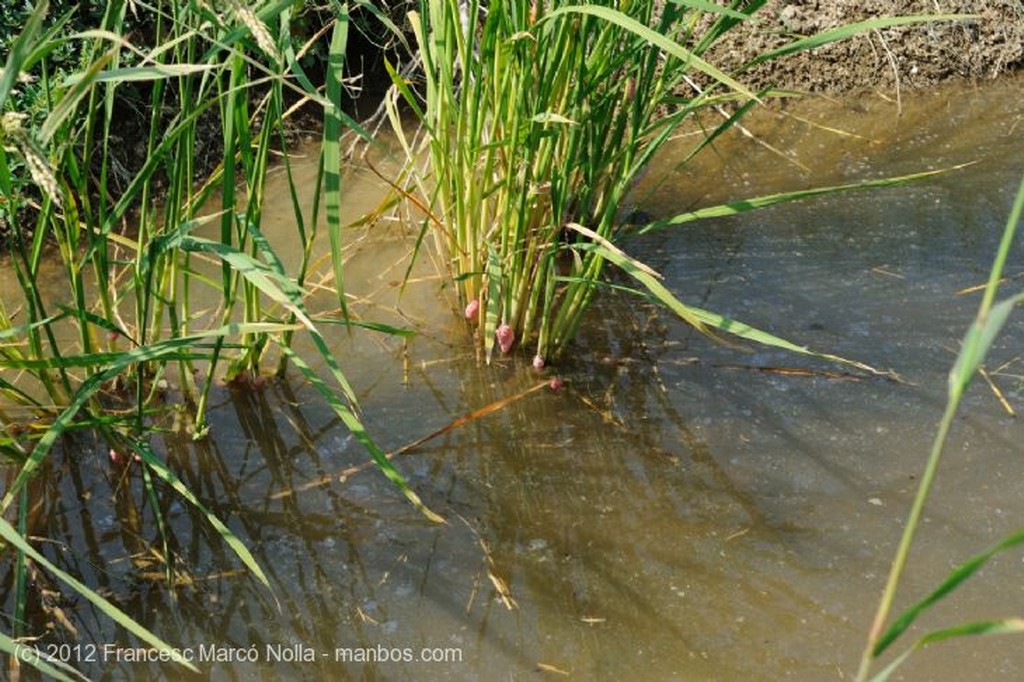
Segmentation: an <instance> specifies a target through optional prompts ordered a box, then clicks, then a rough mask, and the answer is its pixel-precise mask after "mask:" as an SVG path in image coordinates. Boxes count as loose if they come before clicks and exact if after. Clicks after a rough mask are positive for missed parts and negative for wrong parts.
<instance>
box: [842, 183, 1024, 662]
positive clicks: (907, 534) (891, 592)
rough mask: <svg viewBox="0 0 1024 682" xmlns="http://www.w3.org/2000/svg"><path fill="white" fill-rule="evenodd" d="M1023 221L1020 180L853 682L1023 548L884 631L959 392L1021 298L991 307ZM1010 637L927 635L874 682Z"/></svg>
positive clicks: (1010, 622) (982, 558) (1013, 622)
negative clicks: (934, 657) (966, 646)
mask: <svg viewBox="0 0 1024 682" xmlns="http://www.w3.org/2000/svg"><path fill="white" fill-rule="evenodd" d="M1022 215H1024V179H1022V180H1021V185H1020V189H1019V190H1018V191H1017V198H1016V200H1015V201H1014V204H1013V209H1012V210H1011V211H1010V217H1009V219H1008V220H1007V223H1006V228H1005V230H1004V231H1003V239H1002V242H1001V243H1000V245H999V251H998V253H997V254H996V257H995V261H994V262H993V264H992V271H991V273H990V275H989V279H988V284H987V285H986V287H985V294H984V297H983V298H982V301H981V305H980V306H979V309H978V314H977V316H976V317H975V320H974V322H973V323H972V324H971V326H970V328H969V329H968V330H967V334H966V336H965V337H964V340H963V344H962V346H961V348H960V353H959V355H958V356H957V359H956V362H955V363H954V365H953V368H952V369H951V370H950V372H949V389H948V399H947V401H946V409H945V412H944V413H943V415H942V421H941V422H939V428H938V431H937V433H936V434H935V440H934V442H933V443H932V449H931V453H930V454H929V456H928V460H927V462H926V464H925V470H924V474H923V475H922V477H921V483H920V485H919V486H918V490H917V495H916V496H915V498H914V502H913V505H912V506H911V509H910V514H909V516H908V518H907V525H906V527H905V528H904V531H903V537H902V538H901V540H900V544H899V547H898V548H897V550H896V556H895V558H894V559H893V563H892V569H891V571H890V573H889V580H888V582H887V583H886V586H885V591H884V593H883V595H882V598H881V601H880V602H879V605H878V611H877V613H876V614H875V620H874V623H873V625H872V626H871V631H870V633H869V635H868V643H867V647H866V648H865V650H864V654H863V656H862V658H861V664H860V670H859V672H858V675H857V679H858V680H865V679H867V676H868V674H869V673H870V671H871V664H872V663H873V662H874V661H875V660H876V659H877V658H879V657H880V656H881V655H882V654H883V653H885V651H886V650H887V649H888V648H889V647H890V646H891V645H892V644H893V643H894V642H895V641H896V640H897V639H898V638H899V637H900V636H902V635H903V633H904V632H906V630H907V628H909V627H910V626H911V624H913V622H914V621H915V620H916V619H917V617H918V616H920V615H921V614H922V613H924V611H926V610H927V609H928V608H930V607H931V606H933V605H935V604H937V603H938V602H940V601H941V600H943V599H944V598H946V597H947V596H949V594H950V593H951V592H952V591H953V590H955V589H956V588H958V587H959V586H960V585H961V584H962V583H963V582H964V581H966V580H967V579H968V578H970V577H971V576H972V575H974V574H975V573H976V572H977V571H978V570H980V569H981V568H982V566H984V565H985V563H986V562H988V560H989V559H991V558H992V557H994V556H995V555H997V554H999V553H1001V552H1003V551H1005V550H1007V549H1011V548H1013V547H1017V546H1019V545H1021V544H1024V531H1018V532H1017V533H1014V534H1013V535H1011V536H1009V537H1007V538H1005V539H1003V540H1002V541H1001V542H999V543H997V544H996V545H994V546H993V547H991V548H989V549H987V550H985V551H984V552H982V553H981V554H978V555H976V556H974V557H972V558H971V559H969V560H968V561H966V562H965V563H963V564H961V565H960V566H958V567H957V568H955V569H954V570H953V572H952V573H950V574H949V576H948V577H947V578H946V579H945V580H944V581H943V582H942V584H941V585H939V587H937V588H936V589H935V590H934V591H933V592H932V593H931V594H929V595H928V596H927V597H925V598H924V599H922V600H920V601H918V602H917V603H915V604H914V605H913V606H911V607H910V608H908V609H907V610H906V611H904V612H903V613H902V614H901V615H900V616H899V617H897V618H896V620H895V621H894V622H892V623H891V624H890V625H889V627H888V628H887V629H886V622H887V620H888V618H889V611H890V610H891V609H892V604H893V600H894V599H895V597H896V589H897V587H898V585H899V581H900V578H901V576H902V575H903V570H904V568H905V567H906V564H907V559H908V557H909V555H910V547H911V545H912V544H913V541H914V535H915V534H916V532H917V527H918V525H919V524H920V522H921V514H922V512H923V511H924V505H925V502H926V501H927V499H928V494H929V492H930V491H931V486H932V483H933V482H934V481H935V475H936V473H937V472H938V468H939V460H940V458H941V457H942V450H943V447H944V445H945V441H946V437H947V436H948V435H949V431H950V428H951V427H952V425H953V420H954V418H955V417H956V413H957V410H958V409H959V406H960V401H961V400H962V399H963V396H964V392H965V391H966V390H967V387H968V385H969V384H970V382H971V379H973V378H974V374H975V372H983V371H984V370H983V369H982V364H983V363H984V361H985V356H986V355H987V353H988V349H989V347H990V346H991V345H992V342H993V341H995V339H996V337H997V336H998V335H999V332H1000V330H1001V329H1002V327H1003V325H1004V324H1005V323H1006V320H1007V319H1008V317H1009V315H1010V312H1011V311H1012V310H1013V308H1014V307H1016V306H1017V305H1018V304H1020V303H1024V294H1017V295H1015V296H1011V297H1010V298H1008V299H1006V300H1003V301H1000V302H998V303H996V301H995V297H996V292H997V290H998V289H999V283H1000V281H1002V278H1003V269H1004V267H1005V265H1006V259H1007V257H1008V256H1009V253H1010V247H1011V246H1012V244H1013V238H1014V235H1015V233H1016V230H1017V226H1018V224H1019V223H1020V221H1021V217H1022ZM1013 632H1024V619H1022V618H1020V617H1012V618H1004V619H997V620H990V621H982V622H976V623H964V624H961V625H955V626H952V627H949V628H945V629H942V630H937V631H934V632H930V633H928V634H926V635H924V636H923V637H921V638H920V639H918V640H917V641H916V642H915V643H914V644H913V645H911V646H910V647H909V648H908V649H906V650H905V651H904V652H903V653H901V654H900V655H899V656H897V657H896V659H895V660H893V661H892V662H891V663H890V664H889V665H888V666H886V667H885V668H884V669H883V670H882V671H881V672H880V673H879V674H878V675H877V676H876V677H875V678H874V679H878V680H884V679H886V678H888V676H889V675H890V674H891V673H892V672H893V671H894V670H895V669H896V668H897V667H898V666H899V665H901V664H902V663H903V662H904V661H905V660H906V659H907V657H908V656H910V654H912V653H913V652H914V651H917V650H918V649H921V648H923V647H925V646H928V645H929V644H934V643H936V642H941V641H943V640H947V639H951V638H954V637H963V636H967V635H989V634H1005V633H1013Z"/></svg>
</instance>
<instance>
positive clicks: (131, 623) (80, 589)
mask: <svg viewBox="0 0 1024 682" xmlns="http://www.w3.org/2000/svg"><path fill="white" fill-rule="evenodd" d="M0 537H2V538H3V539H4V540H5V541H7V542H8V543H10V545H11V546H13V547H14V548H15V549H17V550H19V551H22V552H24V553H25V554H26V555H28V557H29V558H31V559H32V561H34V562H36V563H37V564H39V565H40V566H42V567H43V568H45V569H46V570H47V571H49V572H50V573H52V574H53V575H55V576H57V578H59V579H60V580H61V581H63V582H65V583H67V584H68V585H69V586H70V587H71V588H72V589H74V590H75V592H77V593H78V594H80V595H82V596H83V597H85V598H86V599H88V600H89V601H90V602H92V603H93V604H95V605H96V607H97V608H98V609H99V610H100V611H102V612H103V614H104V615H106V616H107V617H108V618H110V619H111V620H113V621H114V622H115V623H117V624H118V625H120V626H121V627H123V628H124V629H125V630H127V631H128V632H130V633H132V634H133V635H135V636H136V637H138V638H139V639H140V640H142V641H143V642H145V643H147V644H149V645H150V646H151V647H153V648H154V649H156V650H157V651H160V652H166V655H167V656H168V657H169V660H171V661H174V662H176V663H178V664H180V665H183V666H185V667H186V668H188V669H189V670H191V671H192V672H194V673H196V674H199V669H198V668H196V667H195V666H194V665H192V664H191V663H189V662H188V661H186V660H185V659H184V658H183V657H182V655H181V653H180V652H179V651H178V650H177V649H175V648H174V647H172V646H171V645H170V644H168V643H167V642H165V641H163V640H162V639H160V638H159V637H157V636H156V635H154V634H153V633H152V632H150V631H149V630H147V629H146V628H144V627H143V626H142V625H140V624H139V623H138V622H136V621H135V620H132V618H130V617H129V616H128V615H127V614H125V613H124V612H123V611H121V610H120V609H119V608H117V607H116V606H114V605H113V604H112V603H110V602H109V601H107V600H106V599H104V598H103V597H101V596H100V595H99V594H97V593H96V592H95V591H94V590H92V589H90V588H89V587H88V586H86V585H85V584H83V583H81V582H79V581H78V580H77V579H75V578H73V577H72V576H70V575H68V574H67V573H65V572H64V571H62V570H60V568H58V567H57V566H54V565H53V564H52V563H50V561H49V560H48V559H47V558H46V557H44V556H43V555H42V554H40V553H39V552H38V551H36V549H35V547H33V546H32V545H30V544H29V543H28V542H27V541H26V540H25V538H23V537H21V536H20V535H19V534H18V532H17V531H16V530H15V529H14V527H13V526H12V525H11V524H10V523H8V521H7V519H4V518H2V517H0ZM20 646H24V645H20ZM23 660H24V659H23Z"/></svg>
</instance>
